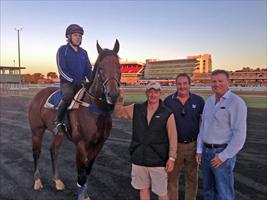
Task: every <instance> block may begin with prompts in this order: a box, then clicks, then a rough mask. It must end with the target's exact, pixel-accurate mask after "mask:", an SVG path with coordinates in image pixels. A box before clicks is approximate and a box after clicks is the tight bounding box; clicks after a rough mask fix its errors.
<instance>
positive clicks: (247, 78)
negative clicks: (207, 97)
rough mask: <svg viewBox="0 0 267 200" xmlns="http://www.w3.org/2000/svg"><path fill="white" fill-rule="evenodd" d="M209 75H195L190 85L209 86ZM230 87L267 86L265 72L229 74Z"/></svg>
mask: <svg viewBox="0 0 267 200" xmlns="http://www.w3.org/2000/svg"><path fill="white" fill-rule="evenodd" d="M210 77H211V73H205V74H203V73H195V74H193V76H192V85H197V86H201V85H210V83H211V78H210ZM229 79H230V85H231V86H267V70H257V71H241V70H238V71H235V72H229Z"/></svg>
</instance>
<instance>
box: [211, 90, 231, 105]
mask: <svg viewBox="0 0 267 200" xmlns="http://www.w3.org/2000/svg"><path fill="white" fill-rule="evenodd" d="M231 94H232V91H231V90H229V89H228V90H227V92H225V93H224V95H223V96H222V97H221V99H220V101H219V102H221V101H222V99H223V100H225V99H229V98H230V97H231ZM212 102H213V104H214V105H215V102H216V95H215V94H214V95H212ZM219 102H218V103H219ZM218 103H217V104H218ZM217 104H216V105H217Z"/></svg>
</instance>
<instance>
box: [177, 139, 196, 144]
mask: <svg viewBox="0 0 267 200" xmlns="http://www.w3.org/2000/svg"><path fill="white" fill-rule="evenodd" d="M196 140H197V138H191V139H186V140H180V139H178V143H183V144H189V143H191V142H194V141H196Z"/></svg>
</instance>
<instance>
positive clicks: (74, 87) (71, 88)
mask: <svg viewBox="0 0 267 200" xmlns="http://www.w3.org/2000/svg"><path fill="white" fill-rule="evenodd" d="M80 88H81V86H80V84H73V83H60V89H61V92H62V100H61V101H60V103H59V106H58V111H57V121H58V122H62V120H63V117H64V113H65V111H66V110H67V107H68V106H69V105H70V103H71V101H72V99H73V98H74V96H75V94H76V92H78V90H79V89H80Z"/></svg>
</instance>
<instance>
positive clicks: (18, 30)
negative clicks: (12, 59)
mask: <svg viewBox="0 0 267 200" xmlns="http://www.w3.org/2000/svg"><path fill="white" fill-rule="evenodd" d="M15 31H17V32H18V60H19V83H20V84H21V72H20V67H21V66H20V39H19V32H20V31H22V28H19V29H17V28H15Z"/></svg>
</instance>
